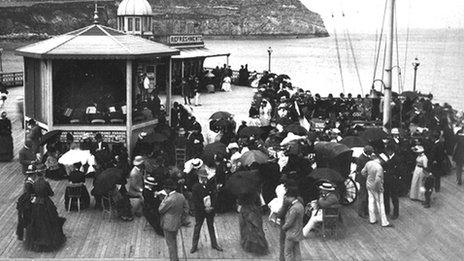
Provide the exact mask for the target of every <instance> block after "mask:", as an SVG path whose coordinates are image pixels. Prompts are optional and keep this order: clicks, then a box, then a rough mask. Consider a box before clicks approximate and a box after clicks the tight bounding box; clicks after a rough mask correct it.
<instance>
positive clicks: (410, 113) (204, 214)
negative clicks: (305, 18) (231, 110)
mask: <svg viewBox="0 0 464 261" xmlns="http://www.w3.org/2000/svg"><path fill="white" fill-rule="evenodd" d="M245 70H246V72H248V69H247V68H246V67H244V68H243V70H242V76H241V81H244V80H245V78H246V77H245V76H247V78H248V79H249V77H250V76H249V74H248V75H247V73H245ZM225 71H226V70H224V72H225ZM216 73H217V72H216ZM213 74H214V71H213ZM239 77H240V76H239ZM239 80H240V79H239ZM432 98H433V97H431V96H428V97H413V98H407V99H406V100H405V101H403V100H402V99H401V98H400V97H396V98H394V99H393V103H395V105H393V110H396V109H399V111H400V114H401V116H400V117H399V118H398V119H396V118H395V115H396V114H395V113H393V115H394V117H393V119H392V124H391V126H387V127H392V129H391V130H390V131H389V132H388V133H387V132H383V131H382V128H380V133H383V134H378V135H377V136H364V133H366V132H369V131H368V130H369V129H375V128H376V127H375V124H376V123H377V121H378V120H380V119H381V115H380V109H379V110H376V109H374V108H375V107H376V106H377V108H380V107H381V106H380V104H381V101H380V99H379V100H378V101H377V100H376V99H377V98H376V97H371V96H368V97H364V98H362V97H360V96H359V95H358V97H357V98H353V97H352V95H351V94H348V95H347V97H346V98H345V96H344V95H340V97H339V98H334V97H333V96H331V95H329V97H327V98H321V97H320V96H319V95H318V94H316V95H315V96H314V98H313V97H312V94H311V92H309V91H303V90H301V89H298V88H294V87H293V86H292V85H291V83H290V80H289V78H288V76H285V75H279V76H276V75H272V74H269V73H264V74H263V77H262V78H260V79H259V86H258V88H257V92H256V94H255V95H254V97H253V102H252V104H251V106H250V109H249V118H248V120H246V121H243V122H242V123H241V125H240V126H238V127H237V124H236V123H235V120H234V119H233V115H230V114H228V113H226V112H220V113H218V114H213V115H212V117H211V120H210V122H209V128H208V129H202V125H201V124H200V123H199V122H198V121H197V120H196V118H195V116H194V115H192V112H191V110H189V109H188V106H183V105H182V104H179V103H174V104H173V107H172V111H171V114H170V116H171V121H170V122H171V125H170V126H169V125H168V124H167V122H166V121H164V120H162V118H161V120H160V121H159V124H157V125H156V126H155V127H154V128H153V129H152V130H150V131H148V132H142V133H140V134H139V136H138V140H137V142H136V144H135V148H134V150H133V153H132V155H134V156H133V158H132V159H128V153H127V150H126V148H125V147H124V145H123V144H107V143H106V142H105V141H104V140H105V137H103V136H102V135H101V134H99V133H96V134H95V135H94V136H93V137H90V136H85V137H82V139H81V140H80V142H79V143H78V142H77V141H75V139H74V137H72V135H70V134H68V135H66V141H62V140H61V138H60V137H61V136H60V135H57V136H54V137H51V138H50V137H48V138H47V139H44V137H43V136H42V131H41V130H40V127H39V126H38V125H37V124H36V123H35V122H34V121H33V120H32V121H30V122H29V125H30V126H29V129H30V130H29V132H28V135H27V138H26V141H25V144H24V147H23V148H22V149H21V151H20V153H19V159H20V164H21V165H22V172H23V174H24V175H25V177H26V179H25V186H24V187H25V188H24V193H23V195H22V196H21V197H20V199H19V201H18V230H17V231H18V232H17V235H18V238H19V239H21V240H22V239H23V230H24V229H25V230H26V237H25V238H26V240H25V243H26V244H25V245H26V246H27V247H28V248H30V249H33V250H40V251H47V250H53V249H56V248H57V247H59V246H61V245H62V244H63V242H64V241H65V236H64V234H63V233H62V226H63V223H64V219H63V218H60V217H59V216H58V214H57V212H56V207H55V205H54V204H53V201H51V200H50V199H49V197H51V196H53V191H52V190H51V188H50V185H49V184H48V182H47V181H46V180H45V179H44V178H43V177H44V176H45V177H49V178H53V179H67V180H68V181H69V183H70V184H69V186H68V188H67V189H66V192H65V207H66V208H70V209H71V210H77V209H85V208H87V207H89V206H90V202H91V200H90V195H92V196H93V197H94V199H95V200H94V202H95V207H96V208H100V209H105V208H106V207H107V206H106V205H105V204H107V203H105V201H104V200H102V199H103V198H110V199H111V200H110V201H111V204H113V206H114V209H115V210H116V212H117V214H118V216H119V217H120V218H121V219H122V220H124V221H128V222H130V221H132V220H133V219H134V217H139V216H144V217H145V218H146V219H147V221H148V223H149V224H150V225H151V226H153V228H154V230H155V232H156V233H157V234H158V235H160V236H164V237H165V239H166V242H167V246H168V249H169V254H170V257H171V260H177V259H178V254H177V252H178V250H177V243H176V240H177V233H178V231H179V229H180V228H181V227H182V226H188V225H189V224H190V222H189V221H188V216H189V215H192V216H193V217H194V220H195V225H194V228H193V229H194V233H193V238H192V245H191V249H190V253H195V252H197V251H198V241H199V234H200V230H201V227H202V224H203V223H204V221H205V220H206V223H207V226H208V231H209V234H210V243H211V247H212V248H213V249H215V250H217V251H223V249H222V247H221V246H220V245H219V243H218V241H219V240H220V238H219V239H218V238H216V232H215V227H214V218H215V215H216V214H217V213H224V212H238V213H239V214H238V218H239V226H240V228H239V231H240V243H241V246H242V248H243V249H244V250H245V251H248V252H252V253H255V254H257V255H263V254H266V253H268V252H269V244H268V242H267V239H266V235H265V232H264V230H263V219H262V215H263V213H269V220H270V221H271V222H272V223H274V224H275V226H276V227H278V229H279V230H280V240H279V242H280V250H281V251H280V259H281V260H301V252H300V246H299V242H300V241H301V240H303V239H304V238H305V237H307V236H309V235H310V234H311V233H314V231H316V232H317V230H318V227H317V224H318V223H320V222H323V215H322V212H323V211H325V209H329V208H339V207H340V204H341V203H342V201H343V197H344V194H343V188H342V187H341V185H340V183H336V182H333V181H332V180H330V179H318V178H314V177H312V175H311V173H312V172H313V171H314V170H316V169H317V168H321V167H327V166H323V164H322V163H321V162H318V161H317V158H318V155H316V152H315V149H314V147H315V146H314V145H315V144H317V143H321V142H334V143H341V144H344V139H345V138H347V137H349V136H350V137H353V136H354V137H359V139H360V140H361V142H360V144H358V146H351V145H350V148H351V147H361V148H362V149H361V150H362V152H361V153H360V155H356V157H353V159H352V162H353V163H355V164H356V168H355V170H354V173H355V180H356V182H357V183H358V184H359V192H358V197H357V205H358V206H357V211H358V214H359V216H360V217H361V218H369V222H370V223H376V222H377V217H376V216H375V209H376V208H377V211H378V212H379V215H380V217H379V220H380V224H381V225H382V226H383V227H391V226H392V224H391V223H390V221H389V220H388V219H391V220H394V219H396V218H398V216H399V213H400V212H399V200H398V197H400V196H403V195H407V194H408V193H409V197H410V198H411V199H412V200H417V201H420V202H422V203H423V205H424V207H430V206H431V204H432V202H431V200H430V199H431V193H432V191H435V192H439V191H440V177H441V176H442V175H445V174H446V173H448V172H450V170H451V168H452V165H453V161H454V162H455V163H456V164H455V165H456V168H457V169H456V170H457V171H456V175H457V176H456V177H457V183H458V184H459V185H460V184H461V182H462V181H461V172H462V165H463V163H464V136H463V135H464V133H463V131H462V130H461V131H459V132H458V133H457V134H456V133H455V132H454V130H453V128H452V126H453V125H456V124H457V123H458V119H457V118H456V117H455V116H456V115H455V113H454V111H453V110H452V108H451V107H450V106H449V105H445V106H440V105H438V104H432ZM184 102H185V103H186V104H188V103H189V101H188V100H184ZM395 108H396V109H395ZM2 116H3V114H2ZM213 116H214V117H213ZM3 118H5V117H2V119H3ZM1 123H2V126H3V125H5V126H6V125H7V124H3V122H1ZM10 125H11V124H10ZM2 128H3V127H2ZM3 132H4V131H3V130H0V133H2V134H3ZM377 133H379V132H377ZM9 135H10V136H11V127H10V132H9ZM345 141H346V140H345ZM347 146H348V145H347ZM179 151H181V152H182V151H184V152H185V157H182V158H179V155H183V154H182V153H179ZM84 152H85V153H84ZM412 152H415V153H416V154H413V153H412ZM71 153H75V154H73V155H80V156H79V159H80V160H79V161H77V162H76V161H74V162H73V161H72V160H71V161H70V160H69V158H72V157H67V156H66V155H69V154H71ZM82 155H85V156H82ZM129 160H130V161H129ZM88 177H92V178H93V188H92V189H91V193H90V195H89V193H88V190H87V184H86V182H85V179H86V178H88ZM344 178H347V177H344ZM75 188H77V190H79V192H80V193H81V194H82V198H83V200H81V202H80V206H77V205H76V203H75V202H70V200H69V197H68V194H69V193H71V191H73V192H75ZM390 202H391V203H392V204H393V209H392V211H390V210H391V208H390ZM44 213H46V215H45V214H44ZM39 214H40V215H44V216H43V217H44V218H43V219H42V221H43V222H42V221H41V222H35V221H34V215H39ZM390 214H391V215H390ZM388 215H389V217H387V216H388ZM45 230H46V231H52V232H53V233H54V234H56V235H60V236H59V237H53V239H52V238H50V235H51V234H44V233H42V231H45ZM28 235H30V236H31V238H29V239H28ZM218 236H219V237H220V236H221V235H218ZM29 242H32V243H29ZM34 242H36V243H34ZM37 242H39V243H37ZM44 242H45V243H44Z"/></svg>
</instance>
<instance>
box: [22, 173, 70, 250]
mask: <svg viewBox="0 0 464 261" xmlns="http://www.w3.org/2000/svg"><path fill="white" fill-rule="evenodd" d="M44 175H45V166H37V180H36V181H35V182H34V184H33V185H32V187H33V190H34V198H33V199H32V207H31V222H30V223H29V224H28V226H27V228H26V230H27V233H26V240H25V245H26V248H28V249H30V250H33V251H53V250H56V249H57V248H59V247H60V246H62V245H63V244H64V242H65V241H66V236H65V235H64V233H63V224H64V222H65V221H66V219H65V218H62V217H60V216H58V212H57V211H56V207H55V204H53V201H52V200H51V199H50V197H51V196H53V195H54V192H53V190H52V188H51V187H50V184H49V183H48V182H47V181H46V180H45V178H44Z"/></svg>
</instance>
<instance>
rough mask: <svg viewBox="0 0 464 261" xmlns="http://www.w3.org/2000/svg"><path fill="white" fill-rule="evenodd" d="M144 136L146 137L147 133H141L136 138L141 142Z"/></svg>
mask: <svg viewBox="0 0 464 261" xmlns="http://www.w3.org/2000/svg"><path fill="white" fill-rule="evenodd" d="M146 136H147V133H146V132H144V131H143V132H141V133H139V136H138V138H139V139H141V140H143V138H145V137H146Z"/></svg>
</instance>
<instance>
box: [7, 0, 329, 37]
mask: <svg viewBox="0 0 464 261" xmlns="http://www.w3.org/2000/svg"><path fill="white" fill-rule="evenodd" d="M8 1H11V0H0V24H1V25H2V26H1V27H0V35H12V34H15V35H17V34H49V35H56V34H61V33H65V32H68V31H71V30H74V29H77V28H80V27H83V26H86V25H88V24H90V23H91V22H92V17H93V9H94V4H93V2H89V1H75V0H53V1H47V2H44V0H36V1H34V0H29V1H25V0H21V1H24V3H25V4H24V5H22V6H18V2H16V4H15V5H8V4H7V3H8ZM98 2H99V6H100V8H99V10H100V17H101V19H100V22H101V23H102V24H107V25H109V26H112V27H115V26H116V10H117V7H118V3H119V1H111V0H100V1H98ZM149 2H150V4H151V5H152V7H153V11H154V14H155V19H154V28H155V33H158V34H160V35H164V34H166V33H168V32H172V33H175V34H182V33H203V34H204V35H206V36H223V37H236V36H239V37H248V36H250V37H251V36H269V35H271V36H272V35H280V36H326V35H328V34H327V30H326V29H325V27H324V22H323V21H322V19H321V17H320V16H319V14H317V13H314V12H312V11H310V10H308V9H307V8H306V7H305V6H304V5H303V4H302V3H300V1H299V0H149Z"/></svg>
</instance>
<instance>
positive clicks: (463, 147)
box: [453, 133, 464, 185]
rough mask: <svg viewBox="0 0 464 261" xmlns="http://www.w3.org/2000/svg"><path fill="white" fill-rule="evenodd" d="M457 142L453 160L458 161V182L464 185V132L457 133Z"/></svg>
mask: <svg viewBox="0 0 464 261" xmlns="http://www.w3.org/2000/svg"><path fill="white" fill-rule="evenodd" d="M456 140H457V142H456V145H455V146H454V151H453V161H454V162H456V182H457V184H458V185H462V167H463V165H464V133H459V134H457V139H456Z"/></svg>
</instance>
